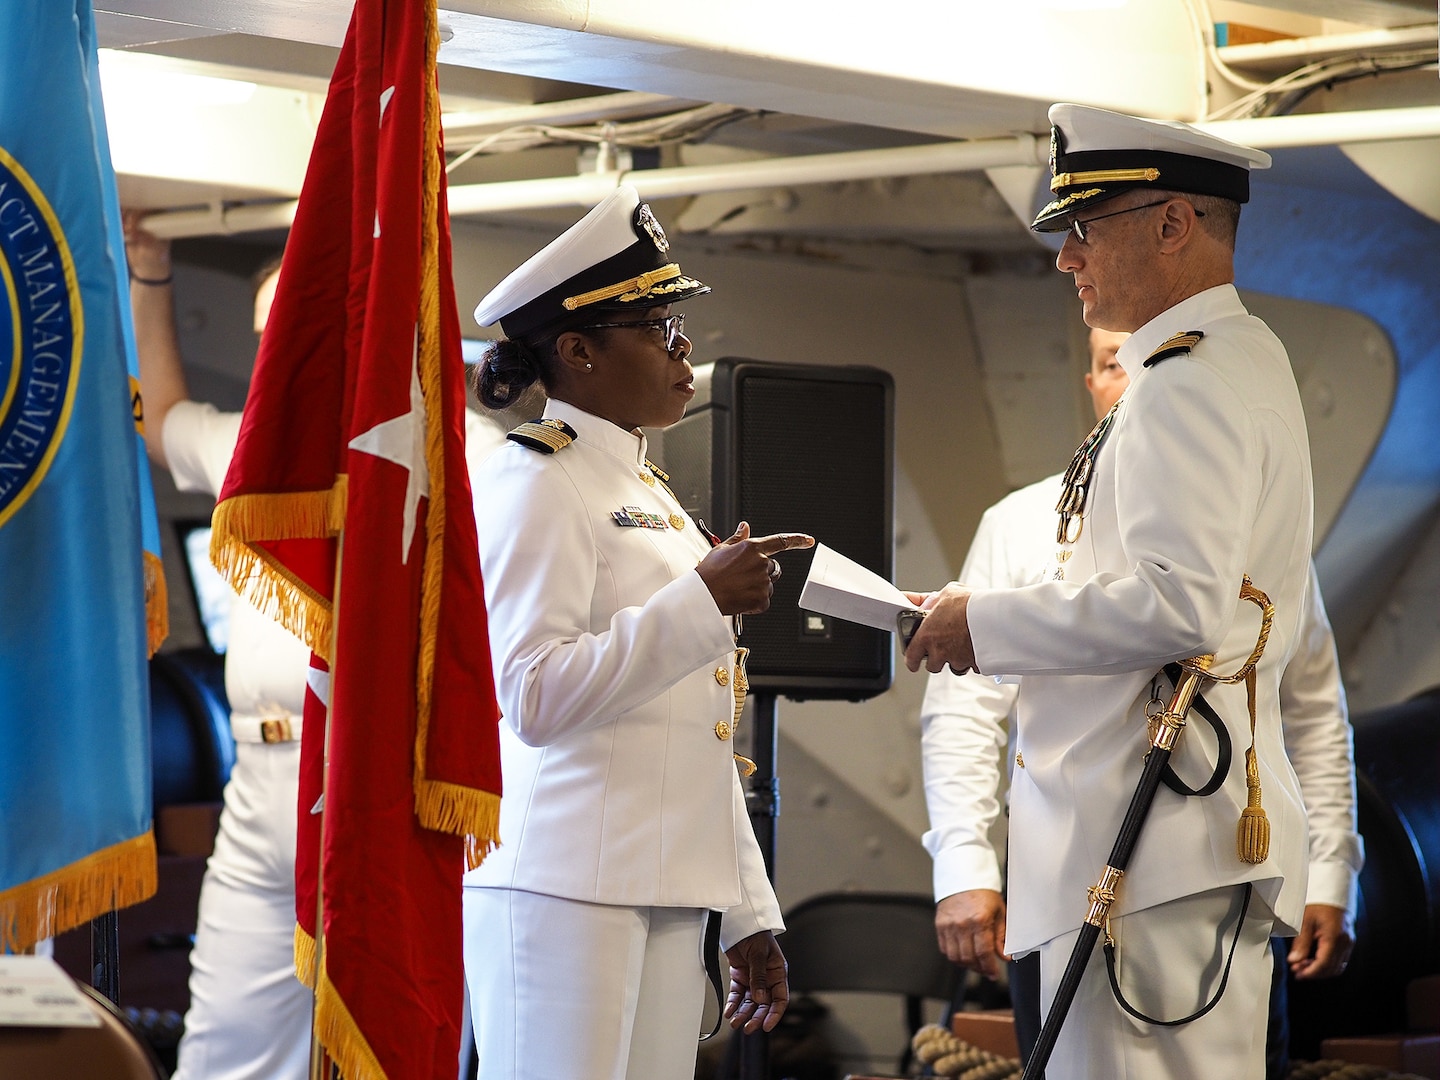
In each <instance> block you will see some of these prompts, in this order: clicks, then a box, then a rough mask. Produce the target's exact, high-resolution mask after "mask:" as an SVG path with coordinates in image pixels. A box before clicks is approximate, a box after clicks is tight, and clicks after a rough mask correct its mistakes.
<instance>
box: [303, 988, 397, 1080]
mask: <svg viewBox="0 0 1440 1080" xmlns="http://www.w3.org/2000/svg"><path fill="white" fill-rule="evenodd" d="M315 1032H316V1036H317V1037H318V1038H319V1040H320V1045H321V1046H323V1047H325V1051H326V1053H328V1054H329V1055H330V1058H331V1060H332V1061H334V1062H335V1064H336V1065H337V1066H339V1068H340V1075H341V1076H343V1077H344V1078H345V1080H386V1076H385V1070H384V1069H383V1068H382V1067H381V1065H380V1059H379V1058H377V1057H376V1056H375V1051H374V1050H372V1049H371V1048H370V1044H369V1042H367V1041H366V1039H365V1036H364V1035H363V1034H361V1032H360V1025H358V1024H357V1023H355V1018H354V1017H353V1016H351V1015H350V1010H349V1008H347V1007H346V1005H345V999H344V998H342V997H341V996H340V991H339V990H337V989H336V988H335V984H334V983H332V982H331V981H330V975H329V973H328V972H327V971H326V969H325V963H324V961H323V960H322V961H321V963H320V985H319V987H318V988H317V989H316V991H315Z"/></svg>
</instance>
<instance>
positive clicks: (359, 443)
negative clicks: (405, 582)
mask: <svg viewBox="0 0 1440 1080" xmlns="http://www.w3.org/2000/svg"><path fill="white" fill-rule="evenodd" d="M350 449H352V450H359V451H361V452H362V453H365V454H374V455H375V456H376V457H378V458H384V459H385V460H386V461H393V462H394V463H395V464H396V465H399V466H401V467H402V468H404V469H405V470H407V471H408V472H409V474H410V475H409V478H408V479H407V480H406V481H405V514H404V526H403V529H402V535H401V538H400V562H401V563H402V564H403V563H408V562H409V561H410V541H411V540H413V539H414V537H415V510H416V507H417V506H418V505H419V503H420V500H421V498H422V497H425V496H428V495H429V494H430V466H429V465H428V464H427V463H426V461H425V398H424V395H422V394H421V393H420V336H419V332H418V331H417V332H416V335H415V338H414V340H413V341H412V343H411V354H410V411H409V412H407V413H404V414H402V415H400V416H397V417H395V418H394V419H391V420H385V421H382V422H381V423H379V424H376V425H375V426H374V427H373V428H371V429H370V430H369V431H366V432H363V433H361V434H359V435H356V436H355V438H353V439H351V440H350Z"/></svg>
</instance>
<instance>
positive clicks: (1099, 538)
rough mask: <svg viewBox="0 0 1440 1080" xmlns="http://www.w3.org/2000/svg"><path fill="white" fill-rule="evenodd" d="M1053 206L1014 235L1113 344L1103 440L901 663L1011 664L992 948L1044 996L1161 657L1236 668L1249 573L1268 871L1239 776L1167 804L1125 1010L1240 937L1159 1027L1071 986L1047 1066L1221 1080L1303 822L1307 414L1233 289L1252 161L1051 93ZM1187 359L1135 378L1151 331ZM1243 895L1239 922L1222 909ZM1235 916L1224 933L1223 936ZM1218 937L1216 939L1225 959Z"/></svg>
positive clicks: (1190, 749) (1265, 952)
mask: <svg viewBox="0 0 1440 1080" xmlns="http://www.w3.org/2000/svg"><path fill="white" fill-rule="evenodd" d="M1050 118H1051V123H1052V129H1053V138H1054V150H1055V153H1054V155H1053V158H1054V163H1053V172H1054V179H1053V181H1052V185H1051V187H1052V191H1053V192H1054V194H1055V196H1056V197H1055V200H1054V201H1053V202H1052V203H1051V204H1050V205H1049V206H1047V207H1046V208H1045V209H1044V210H1042V211H1041V213H1040V215H1039V216H1038V217H1037V219H1036V222H1035V226H1034V227H1035V228H1036V229H1037V230H1040V231H1060V230H1067V235H1066V236H1065V239H1064V243H1063V245H1062V247H1061V250H1060V254H1059V256H1058V258H1057V260H1056V265H1057V266H1058V268H1059V269H1061V270H1062V271H1064V272H1066V273H1070V274H1071V275H1072V276H1073V278H1074V281H1075V285H1076V288H1077V291H1078V294H1079V298H1080V301H1081V304H1082V307H1083V311H1084V317H1085V321H1086V323H1087V324H1088V325H1090V326H1092V327H1099V328H1102V329H1107V330H1116V331H1122V332H1133V335H1132V337H1131V338H1130V339H1129V340H1128V341H1126V342H1125V344H1124V345H1122V346H1121V348H1120V350H1119V353H1118V356H1119V359H1120V362H1121V364H1122V365H1123V366H1124V368H1125V371H1126V373H1127V374H1128V375H1129V377H1130V388H1129V390H1128V391H1127V392H1126V394H1125V397H1124V398H1123V399H1122V401H1121V402H1120V404H1119V406H1118V411H1117V413H1116V414H1115V420H1114V423H1113V427H1112V428H1111V429H1110V433H1109V437H1108V439H1107V440H1106V441H1104V442H1103V443H1101V444H1100V446H1099V450H1098V456H1097V458H1096V461H1095V472H1094V476H1093V478H1092V479H1091V481H1090V488H1089V492H1088V500H1087V502H1086V503H1085V506H1084V509H1083V512H1082V514H1081V516H1080V520H1078V521H1075V522H1072V526H1074V527H1078V528H1079V532H1078V535H1076V534H1075V528H1074V527H1072V529H1071V531H1070V535H1069V538H1068V539H1069V541H1071V542H1067V543H1063V544H1059V545H1057V546H1058V548H1059V550H1058V551H1057V555H1058V558H1057V561H1056V565H1055V567H1054V568H1053V570H1052V571H1051V573H1050V574H1049V575H1047V577H1049V578H1050V580H1047V581H1045V582H1042V583H1040V584H1037V585H1031V586H1027V587H1024V588H1020V589H1010V590H980V591H975V592H973V593H972V592H971V591H970V590H968V589H966V588H965V587H964V586H961V585H958V584H953V585H950V586H947V587H946V588H945V589H944V590H942V591H941V592H940V593H938V594H934V595H932V596H930V597H929V598H927V599H926V600H925V601H924V602H925V603H926V604H927V605H928V607H929V609H930V614H929V617H928V618H927V619H926V620H925V622H924V624H922V626H921V629H920V630H919V632H918V633H917V634H916V635H915V637H914V639H913V640H912V642H911V645H910V648H909V649H908V651H907V654H906V662H907V665H908V666H909V667H910V668H911V669H912V670H914V669H916V668H918V667H919V665H920V664H921V663H922V662H923V663H925V664H926V666H927V667H928V668H929V669H930V670H932V671H936V670H940V669H941V668H942V667H944V666H946V665H949V666H950V667H951V668H953V669H954V670H957V671H963V670H966V669H968V668H975V669H976V670H978V671H981V672H983V673H985V674H1012V675H1023V676H1025V682H1024V686H1023V691H1022V694H1021V698H1020V717H1019V725H1018V739H1017V749H1016V758H1015V773H1014V783H1013V786H1012V790H1011V816H1010V828H1011V848H1010V864H1009V870H1010V879H1009V910H1008V913H1007V928H1006V948H1007V950H1008V951H1009V952H1010V953H1012V954H1020V953H1024V952H1028V951H1030V950H1032V949H1039V950H1040V957H1041V993H1042V1000H1045V1001H1049V1000H1050V999H1051V998H1052V997H1053V994H1054V989H1055V986H1056V984H1057V982H1058V980H1059V977H1060V973H1061V971H1063V968H1064V966H1065V963H1066V960H1067V959H1068V956H1069V953H1070V951H1071V946H1072V944H1073V942H1074V939H1075V936H1076V935H1077V934H1078V931H1079V927H1080V925H1081V923H1082V921H1083V919H1084V917H1085V914H1086V912H1087V910H1088V906H1089V905H1088V903H1087V899H1086V896H1087V889H1088V888H1089V887H1090V886H1091V885H1093V884H1094V883H1095V882H1096V880H1097V878H1098V877H1099V871H1100V869H1101V868H1102V867H1104V866H1105V865H1106V860H1107V857H1108V855H1109V852H1110V848H1111V846H1112V845H1113V843H1114V840H1115V837H1116V835H1117V834H1118V832H1119V828H1120V823H1121V818H1122V816H1123V814H1124V811H1125V808H1126V806H1127V804H1128V802H1129V798H1130V794H1131V792H1133V791H1134V787H1135V782H1136V779H1137V777H1138V775H1139V770H1140V767H1141V758H1142V756H1143V753H1144V748H1145V745H1146V724H1145V709H1146V704H1147V702H1148V701H1149V700H1150V698H1151V696H1152V690H1151V684H1152V679H1153V677H1154V675H1155V672H1156V670H1157V669H1158V668H1160V667H1161V666H1162V665H1163V664H1165V663H1168V662H1171V661H1175V660H1178V659H1181V658H1184V657H1189V656H1194V655H1196V654H1200V653H1209V652H1213V653H1215V654H1217V660H1216V670H1217V671H1219V672H1229V671H1233V670H1235V669H1236V668H1237V667H1239V665H1240V664H1241V663H1242V662H1243V661H1244V660H1245V658H1246V657H1247V656H1248V654H1249V653H1250V650H1251V648H1252V646H1253V645H1254V643H1255V638H1256V624H1257V619H1256V618H1255V617H1254V616H1253V615H1252V614H1250V611H1251V610H1252V609H1250V607H1249V605H1246V610H1245V611H1244V612H1242V611H1241V610H1240V603H1239V600H1238V593H1239V590H1240V584H1241V580H1242V578H1243V577H1244V575H1246V574H1248V575H1249V576H1250V577H1251V579H1252V580H1253V581H1254V583H1255V584H1256V585H1257V586H1258V587H1259V588H1261V589H1262V590H1264V591H1265V592H1266V593H1267V594H1268V595H1269V597H1270V599H1271V600H1272V601H1273V602H1274V604H1275V607H1276V609H1277V615H1276V618H1275V623H1274V628H1273V631H1272V633H1271V635H1270V640H1269V647H1268V649H1267V650H1266V652H1265V656H1264V658H1263V660H1262V662H1261V664H1260V667H1259V675H1258V698H1257V702H1258V709H1257V712H1258V715H1257V720H1258V726H1257V730H1256V735H1255V738H1256V750H1257V754H1258V757H1259V763H1260V764H1259V768H1260V774H1261V781H1262V787H1263V791H1264V806H1265V809H1266V811H1267V812H1268V817H1269V823H1270V827H1271V839H1270V845H1269V851H1268V856H1267V857H1266V858H1265V859H1264V860H1263V861H1261V862H1260V863H1258V864H1255V863H1248V862H1244V861H1242V860H1241V859H1240V857H1239V855H1238V853H1237V850H1236V822H1237V820H1238V819H1239V817H1240V815H1241V811H1242V810H1243V809H1244V808H1245V806H1246V787H1245V777H1244V770H1243V768H1232V769H1231V770H1230V771H1229V774H1228V776H1227V777H1226V779H1225V782H1224V784H1223V786H1222V787H1221V788H1220V790H1219V791H1217V792H1216V793H1215V794H1213V795H1211V796H1209V797H1206V798H1185V797H1182V796H1180V795H1178V794H1176V793H1174V792H1172V791H1170V790H1168V789H1164V788H1162V789H1161V791H1160V792H1159V794H1158V796H1157V798H1156V801H1155V804H1154V807H1153V809H1152V810H1151V813H1150V817H1149V821H1148V824H1147V826H1146V828H1145V831H1144V833H1143V834H1142V836H1141V838H1140V841H1139V845H1138V848H1137V850H1136V852H1135V855H1134V857H1133V858H1132V859H1131V861H1130V865H1129V872H1128V873H1127V874H1126V876H1125V878H1124V881H1123V883H1122V884H1121V887H1120V892H1119V899H1118V902H1117V903H1116V905H1115V906H1113V907H1112V908H1111V909H1110V919H1109V925H1110V929H1111V932H1112V933H1113V935H1114V937H1115V938H1116V940H1117V943H1118V944H1117V950H1118V955H1119V964H1118V968H1119V981H1120V985H1121V988H1122V990H1123V991H1124V993H1125V995H1126V996H1127V998H1129V999H1130V1000H1131V1001H1132V1002H1133V1003H1134V1004H1135V1005H1136V1007H1137V1008H1139V1009H1140V1010H1142V1011H1143V1012H1146V1013H1148V1014H1149V1015H1151V1016H1155V1017H1160V1018H1177V1017H1181V1016H1185V1015H1188V1014H1190V1013H1191V1012H1194V1011H1195V1010H1197V1009H1199V1008H1200V1006H1201V1005H1202V1004H1204V1003H1205V1002H1206V1001H1207V1000H1208V999H1209V997H1210V996H1211V994H1212V993H1213V992H1214V990H1215V989H1216V988H1217V986H1218V983H1219V971H1218V969H1219V968H1221V967H1223V961H1221V962H1220V963H1216V956H1217V954H1221V953H1223V951H1224V949H1225V948H1228V946H1229V942H1230V939H1231V935H1232V934H1238V935H1239V941H1238V948H1237V950H1236V953H1235V959H1234V966H1233V969H1232V970H1231V971H1230V973H1229V979H1228V983H1227V988H1226V990H1225V992H1224V994H1223V996H1222V997H1221V998H1220V1000H1219V1003H1218V1005H1217V1006H1216V1007H1215V1008H1214V1009H1213V1010H1212V1011H1210V1012H1209V1013H1207V1014H1206V1015H1205V1016H1203V1017H1202V1018H1199V1019H1196V1020H1194V1021H1193V1022H1190V1023H1187V1024H1183V1025H1180V1026H1176V1027H1166V1026H1159V1025H1152V1024H1148V1023H1145V1022H1143V1021H1139V1020H1135V1019H1132V1018H1131V1017H1130V1016H1128V1015H1127V1014H1125V1013H1124V1012H1122V1010H1121V1008H1120V1006H1119V1004H1118V1003H1117V1001H1116V1000H1115V998H1114V997H1113V996H1112V993H1111V989H1110V986H1109V985H1108V982H1107V979H1106V973H1105V970H1104V965H1103V964H1101V963H1100V962H1099V961H1098V959H1097V960H1096V962H1094V963H1092V964H1091V965H1090V966H1089V967H1088V969H1087V971H1086V974H1085V978H1084V980H1083V981H1082V984H1081V986H1080V989H1079V993H1078V994H1077V996H1076V998H1075V1002H1074V1007H1073V1008H1072V1010H1071V1013H1070V1016H1069V1020H1068V1021H1067V1023H1066V1024H1065V1026H1064V1029H1063V1031H1062V1032H1061V1035H1060V1039H1059V1043H1058V1044H1057V1046H1056V1049H1055V1053H1054V1056H1053V1057H1052V1058H1051V1060H1050V1068H1049V1073H1048V1075H1049V1077H1050V1078H1051V1080H1068V1078H1070V1077H1094V1078H1101V1077H1103V1078H1105V1080H1116V1078H1130V1077H1133V1078H1141V1077H1145V1078H1149V1077H1156V1076H1170V1077H1202V1076H1213V1077H1217V1078H1218V1077H1225V1078H1227V1080H1229V1078H1236V1080H1258V1078H1259V1077H1261V1076H1262V1075H1263V1072H1264V1046H1265V1019H1266V1009H1265V1007H1264V1004H1263V1003H1264V1001H1265V998H1266V995H1267V994H1268V990H1269V985H1270V974H1271V965H1270V956H1269V948H1268V942H1269V936H1270V932H1271V928H1272V922H1273V923H1274V924H1275V925H1276V926H1277V927H1278V928H1279V931H1280V932H1282V933H1296V932H1298V931H1299V929H1300V926H1301V923H1302V917H1303V912H1304V906H1305V869H1306V868H1305V854H1306V850H1305V849H1306V824H1305V811H1304V806H1303V803H1302V799H1301V794H1300V788H1299V783H1298V781H1297V779H1296V777H1295V773H1294V771H1293V770H1292V769H1291V767H1290V763H1289V761H1288V759H1287V758H1286V756H1285V752H1284V747H1283V744H1282V741H1281V729H1280V715H1279V699H1278V687H1279V680H1280V673H1281V672H1282V671H1283V670H1284V668H1285V665H1286V664H1287V663H1288V661H1289V659H1290V656H1291V655H1292V653H1293V652H1294V650H1295V644H1296V640H1297V636H1298V631H1299V622H1300V614H1301V610H1302V607H1303V604H1304V600H1305V595H1306V590H1307V588H1308V583H1309V552H1310V541H1311V530H1312V520H1313V505H1312V492H1311V477H1310V457H1309V445H1308V440H1307V437H1306V431H1305V420H1304V415H1303V413H1302V411H1301V407H1300V399H1299V393H1298V391H1297V389H1296V386H1295V380H1294V376H1293V375H1292V373H1291V371H1290V365H1289V362H1288V359H1287V357H1286V355H1285V350H1284V347H1283V346H1282V345H1281V344H1280V342H1279V341H1278V340H1276V338H1275V336H1274V335H1273V334H1271V333H1270V331H1269V330H1268V328H1266V327H1265V325H1264V324H1263V323H1262V322H1260V320H1258V319H1255V318H1253V317H1251V316H1250V315H1249V314H1248V313H1247V312H1246V311H1245V309H1244V307H1243V305H1242V304H1241V303H1240V300H1239V297H1238V295H1237V294H1236V292H1235V288H1234V286H1233V284H1232V282H1233V280H1234V270H1233V259H1234V242H1235V226H1236V223H1237V222H1238V217H1239V204H1240V203H1241V202H1244V201H1246V200H1247V199H1248V198H1249V170H1250V169H1251V168H1252V167H1264V166H1266V165H1268V164H1269V158H1268V156H1267V155H1265V154H1263V153H1261V152H1260V151H1257V150H1252V149H1249V148H1247V147H1241V146H1237V145H1235V144H1233V143H1228V142H1225V141H1224V140H1221V139H1217V138H1214V137H1213V136H1209V135H1207V134H1205V133H1203V132H1200V131H1198V130H1196V129H1193V128H1190V127H1188V126H1186V125H1183V124H1174V123H1168V122H1159V121H1145V120H1136V119H1134V118H1131V117H1125V116H1121V115H1118V114H1115V113H1109V112H1105V111H1104V110H1098V109H1090V108H1086V107H1083V106H1076V105H1056V106H1053V107H1052V109H1051V113H1050ZM1188 331H1201V332H1203V335H1204V336H1203V337H1202V338H1199V339H1197V340H1196V341H1195V343H1194V344H1193V346H1192V347H1191V348H1190V349H1189V350H1188V352H1185V353H1182V354H1180V355H1171V356H1170V358H1169V359H1161V360H1159V361H1158V362H1154V363H1152V364H1150V365H1149V366H1147V365H1146V361H1147V360H1148V359H1150V358H1151V356H1152V354H1154V353H1162V352H1166V351H1167V350H1163V349H1162V348H1161V346H1162V345H1163V344H1164V343H1166V342H1167V340H1168V339H1170V338H1171V337H1172V336H1174V335H1177V334H1184V333H1186V332H1188ZM1205 696H1206V698H1207V700H1208V701H1209V702H1210V704H1211V705H1212V706H1213V707H1214V709H1215V710H1216V711H1217V712H1218V713H1219V715H1220V716H1221V717H1222V718H1223V719H1224V722H1225V726H1226V728H1227V729H1228V733H1229V737H1230V740H1231V742H1232V744H1233V746H1234V747H1235V753H1236V755H1237V758H1238V757H1239V756H1240V755H1243V752H1244V748H1245V747H1247V746H1248V745H1249V744H1250V736H1249V727H1250V725H1249V719H1248V712H1247V707H1246V694H1245V689H1244V687H1243V686H1238V685H1237V686H1212V687H1211V688H1210V689H1208V690H1207V691H1206V695H1205ZM1203 727H1204V725H1196V724H1192V725H1191V727H1190V729H1189V730H1187V732H1186V739H1185V741H1184V742H1183V743H1182V746H1181V749H1180V752H1179V754H1178V755H1177V759H1176V763H1175V767H1176V772H1177V773H1179V774H1180V776H1181V777H1182V779H1184V780H1185V781H1186V782H1188V783H1189V784H1191V785H1192V786H1198V785H1199V784H1200V783H1203V780H1204V778H1205V777H1206V776H1208V774H1209V771H1210V766H1211V765H1213V762H1214V755H1215V750H1214V745H1213V739H1210V740H1208V741H1207V736H1208V734H1209V733H1208V731H1201V730H1199V729H1201V728H1203ZM1244 883H1251V884H1253V890H1254V895H1253V898H1252V902H1251V904H1250V913H1249V917H1247V918H1245V919H1244V920H1243V921H1241V920H1240V918H1239V913H1240V908H1241V903H1242V897H1245V896H1249V890H1248V888H1240V887H1237V886H1241V885H1242V884H1244ZM1237 923H1239V928H1238V929H1236V926H1237ZM1222 943H1223V945H1222Z"/></svg>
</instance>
